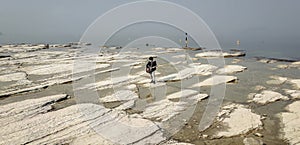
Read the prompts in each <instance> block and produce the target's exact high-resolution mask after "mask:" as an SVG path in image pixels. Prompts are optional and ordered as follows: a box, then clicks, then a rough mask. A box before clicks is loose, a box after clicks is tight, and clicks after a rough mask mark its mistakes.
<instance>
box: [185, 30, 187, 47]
mask: <svg viewBox="0 0 300 145" xmlns="http://www.w3.org/2000/svg"><path fill="white" fill-rule="evenodd" d="M185 47H186V48H187V47H188V33H185Z"/></svg>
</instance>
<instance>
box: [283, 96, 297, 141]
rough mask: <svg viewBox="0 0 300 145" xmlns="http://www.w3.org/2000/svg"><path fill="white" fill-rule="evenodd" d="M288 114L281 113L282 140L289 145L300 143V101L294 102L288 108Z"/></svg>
mask: <svg viewBox="0 0 300 145" xmlns="http://www.w3.org/2000/svg"><path fill="white" fill-rule="evenodd" d="M286 110H287V111H288V112H282V113H279V117H280V120H281V127H282V129H281V138H282V139H284V140H286V141H288V142H289V144H299V142H300V123H299V122H300V101H296V102H293V103H292V104H290V105H288V106H287V107H286Z"/></svg>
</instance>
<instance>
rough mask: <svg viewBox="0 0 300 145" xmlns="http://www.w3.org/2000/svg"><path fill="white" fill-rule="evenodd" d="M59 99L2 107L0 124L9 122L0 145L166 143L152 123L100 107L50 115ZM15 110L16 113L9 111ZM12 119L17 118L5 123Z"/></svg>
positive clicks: (77, 107) (86, 106)
mask: <svg viewBox="0 0 300 145" xmlns="http://www.w3.org/2000/svg"><path fill="white" fill-rule="evenodd" d="M62 97H65V96H56V97H46V98H40V99H34V100H28V101H21V102H17V103H16V104H8V105H5V106H1V109H0V112H1V120H2V121H3V122H4V121H9V122H7V124H6V125H1V126H0V144H82V143H84V144H87V143H96V144H147V143H150V144H159V143H161V142H163V141H165V140H166V138H165V137H164V135H163V133H162V131H161V129H160V128H159V127H158V126H157V125H156V124H155V123H153V122H152V121H149V120H146V119H142V118H132V117H130V116H128V115H126V114H122V113H119V112H116V111H113V110H110V109H106V108H104V107H102V106H100V105H95V104H77V105H73V106H70V107H67V108H63V109H60V110H57V111H51V105H52V104H53V103H54V102H53V101H55V100H56V101H57V99H61V98H62ZM32 102H33V104H32ZM14 106H16V108H15V109H17V110H14V109H13V110H12V109H11V108H12V107H14ZM49 111H50V112H49ZM11 116H14V117H16V118H13V119H14V120H8V117H11ZM1 124H2V122H1ZM98 134H100V135H101V136H98ZM85 141H86V142H85Z"/></svg>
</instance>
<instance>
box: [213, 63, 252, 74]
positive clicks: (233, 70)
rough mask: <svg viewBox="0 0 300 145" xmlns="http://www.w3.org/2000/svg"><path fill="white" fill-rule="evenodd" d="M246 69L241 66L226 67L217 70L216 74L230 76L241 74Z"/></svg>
mask: <svg viewBox="0 0 300 145" xmlns="http://www.w3.org/2000/svg"><path fill="white" fill-rule="evenodd" d="M246 69H247V67H244V66H241V65H226V66H224V68H220V69H218V70H217V72H216V73H217V74H232V73H237V72H243V71H244V70H246Z"/></svg>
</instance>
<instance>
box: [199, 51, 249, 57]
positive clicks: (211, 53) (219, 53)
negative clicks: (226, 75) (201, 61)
mask: <svg viewBox="0 0 300 145" xmlns="http://www.w3.org/2000/svg"><path fill="white" fill-rule="evenodd" d="M244 55H245V54H244V53H242V52H222V51H206V52H201V53H197V54H196V55H195V56H196V57H204V58H209V57H238V56H244Z"/></svg>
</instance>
